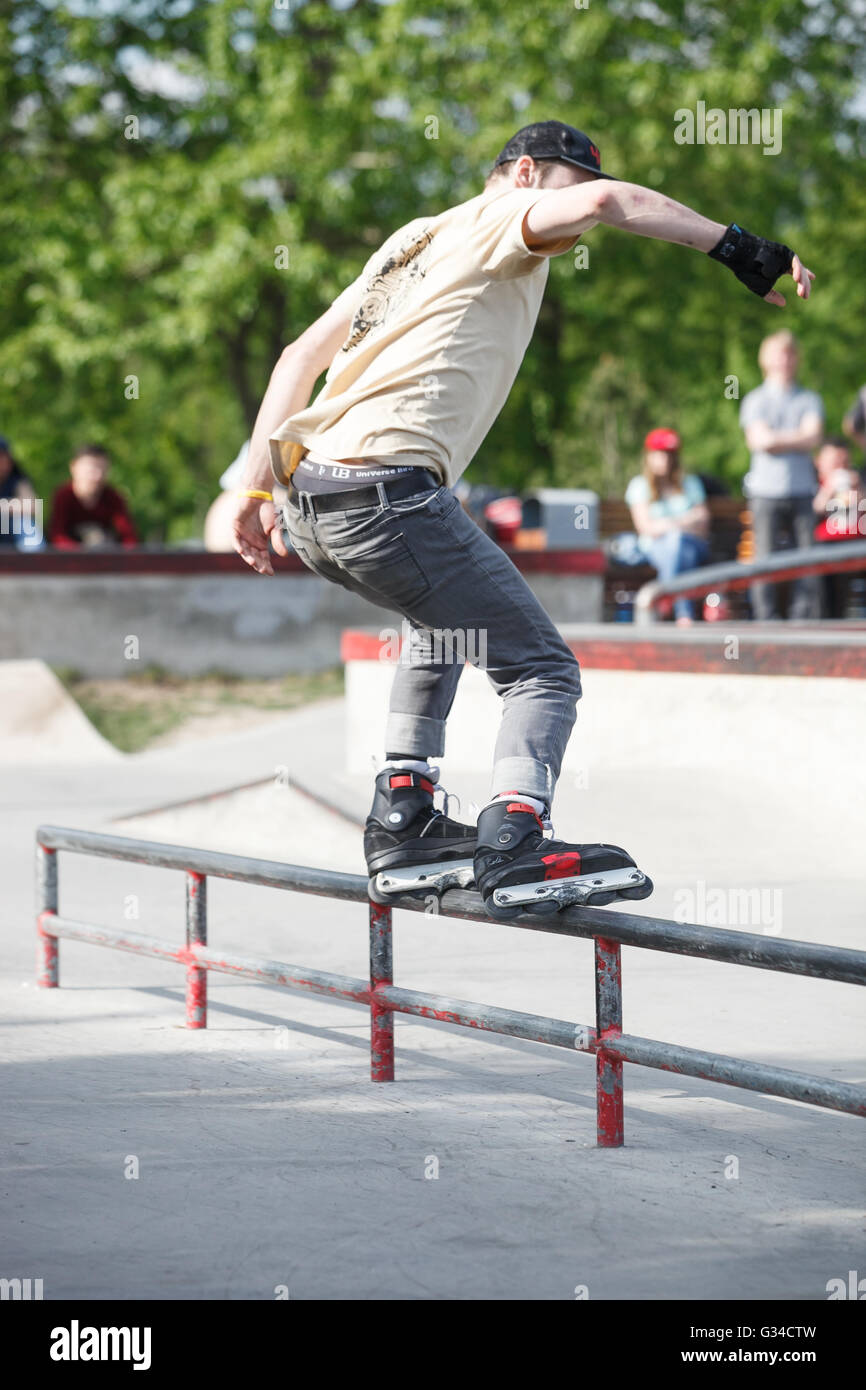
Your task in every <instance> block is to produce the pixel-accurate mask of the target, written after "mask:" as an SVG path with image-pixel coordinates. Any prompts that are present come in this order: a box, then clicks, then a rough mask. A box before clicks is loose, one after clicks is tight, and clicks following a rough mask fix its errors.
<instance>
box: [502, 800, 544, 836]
mask: <svg viewBox="0 0 866 1390" xmlns="http://www.w3.org/2000/svg"><path fill="white" fill-rule="evenodd" d="M505 811H506V814H508V815H510V814H511V812H512V811H525V812H526V813H527V815H530V816H532V817H534V819H535V820H537V821H538V824H539V825H540V826H541V829H542V830H544V825H543V823H542V820H541V817H540V816H539V815H538V814H537V813H536V811H535V808H534V807H533V806H527V805H526V802H525V801H509V803H508V805H507V806H506V808H505Z"/></svg>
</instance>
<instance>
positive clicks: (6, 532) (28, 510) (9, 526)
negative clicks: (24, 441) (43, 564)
mask: <svg viewBox="0 0 866 1390" xmlns="http://www.w3.org/2000/svg"><path fill="white" fill-rule="evenodd" d="M35 501H36V493H35V491H34V488H33V483H32V481H31V479H30V478H29V477H28V476H27V474H26V473H25V472H24V470H23V468H22V467H21V465H20V463H18V462H17V460H16V459H15V458H13V456H12V450H11V448H10V446H9V440H8V439H6V438H5V437H4V436H3V435H0V504H3V505H2V506H0V545H16V546H17V545H21V544H22V538H24V537H26V535H27V534H28V528H29V533H31V534H32V532H33V527H34V520H33V518H34V511H33V505H34V503H35ZM22 503H24V504H26V505H25V506H24V507H22V506H21V504H22Z"/></svg>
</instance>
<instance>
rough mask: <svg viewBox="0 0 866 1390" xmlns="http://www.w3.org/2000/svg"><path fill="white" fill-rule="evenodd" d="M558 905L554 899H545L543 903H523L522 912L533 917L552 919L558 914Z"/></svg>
mask: <svg viewBox="0 0 866 1390" xmlns="http://www.w3.org/2000/svg"><path fill="white" fill-rule="evenodd" d="M560 910H561V909H560V904H559V903H558V902H557V901H556V899H555V898H547V899H545V900H544V901H543V902H537V903H524V905H523V911H524V912H531V913H532V915H533V917H552V916H553V915H554V914H555V913H557V912H559V911H560Z"/></svg>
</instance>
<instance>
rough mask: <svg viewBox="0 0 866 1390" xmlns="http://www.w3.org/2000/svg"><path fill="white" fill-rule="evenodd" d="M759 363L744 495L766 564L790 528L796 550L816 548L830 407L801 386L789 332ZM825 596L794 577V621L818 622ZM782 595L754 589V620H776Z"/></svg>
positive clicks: (766, 345) (749, 414)
mask: <svg viewBox="0 0 866 1390" xmlns="http://www.w3.org/2000/svg"><path fill="white" fill-rule="evenodd" d="M758 362H759V363H760V367H761V371H762V372H763V374H764V384H763V386H757V387H756V388H755V390H754V391H750V392H749V393H748V395H746V396H744V398H743V401H742V404H741V405H740V424H741V425H742V427H743V430H744V431H745V435H746V444H747V445H748V447H749V450H750V451H751V455H752V459H751V466H750V468H749V472H748V473H747V474H746V478H745V484H744V491H745V494H746V496H747V498H748V499H749V509H750V511H751V513H752V529H753V533H754V542H755V558H756V559H758V560H761V559H764V558H765V557H766V556H767V555H771V554H773V552H774V551H777V550H781V549H782V548H783V544H782V542H783V535H784V532H785V530H786V529H787V530H788V531H789V532H790V534H791V536H792V538H793V542H794V545H795V546H796V547H797V548H798V549H799V548H801V547H808V546H810V545H811V544H812V528H813V526H814V524H815V521H814V510H813V507H812V499H813V498H814V496H815V492H816V483H817V480H816V477H815V468H814V465H813V463H812V457H811V455H812V450H813V449H816V448H817V447H818V445H819V444H820V443H821V436H822V434H823V431H824V406H823V403H822V401H821V397H820V396H819V395H818V393H817V392H816V391H807V390H806V389H805V387H803V386H801V385H800V384H799V383H798V381H797V368H798V366H799V353H798V350H797V343H796V339H795V338H794V335H793V334H792V333H789V332H788V331H787V329H784V330H783V331H782V332H781V333H771V334H770V336H769V337H768V338H765V339H764V341H763V342H762V343H761V346H760V349H759V351H758ZM819 592H820V591H819V585H818V583H817V580H816V579H815V578H813V577H809V578H803V579H798V580H796V581H795V582H794V584H793V587H792V596H791V607H790V612H789V614H788V616H789V617H790V618H794V619H797V618H814V617H817V616H818V610H819ZM777 597H778V595H777V585H775V584H766V583H760V584H753V585H752V606H753V611H754V616H755V618H757V619H759V620H766V619H770V618H777V617H778V616H779V613H778V608H777Z"/></svg>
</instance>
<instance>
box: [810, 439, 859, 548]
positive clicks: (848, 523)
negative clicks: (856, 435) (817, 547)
mask: <svg viewBox="0 0 866 1390" xmlns="http://www.w3.org/2000/svg"><path fill="white" fill-rule="evenodd" d="M815 467H816V469H817V470H818V484H819V486H818V491H817V493H816V494H815V498H814V502H813V504H812V505H813V508H814V510H815V511H816V512H817V514H818V516H819V518H820V520H819V521H818V525H817V526H816V528H815V539H816V540H818V541H838V540H859V539H860V538H862V537H863V536H866V505H864V496H866V489H864V485H863V478H862V476H861V474H860V473H858V472H857V470H856V468H852V467H851V450H850V449H849V447H848V445H847V443H846V441H845V440H844V439H842V438H841V437H840V436H839V435H831V437H830V438H829V439H826V440H825V441H824V443H823V444H822V446H821V448H820V449H819V451H818V453H817V455H816V457H815Z"/></svg>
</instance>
